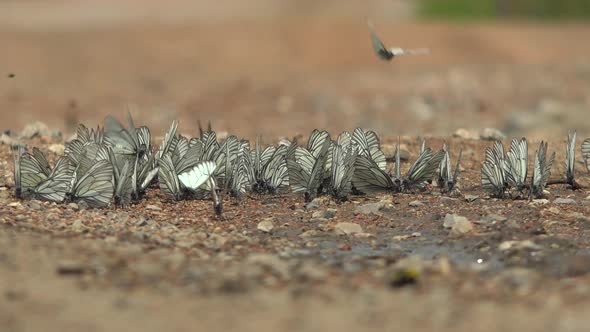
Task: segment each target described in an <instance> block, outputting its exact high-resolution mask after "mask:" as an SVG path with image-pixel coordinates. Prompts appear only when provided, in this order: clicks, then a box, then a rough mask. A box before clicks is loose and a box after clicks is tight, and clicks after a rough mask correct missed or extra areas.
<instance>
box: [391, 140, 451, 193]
mask: <svg viewBox="0 0 590 332" xmlns="http://www.w3.org/2000/svg"><path fill="white" fill-rule="evenodd" d="M398 151H399V149H398ZM443 156H444V152H443V150H439V151H437V152H436V153H433V152H432V150H431V149H430V148H425V149H424V151H423V152H422V153H420V155H419V156H418V159H416V161H415V162H414V163H413V164H412V165H411V166H410V169H409V170H408V173H407V174H406V176H405V177H404V178H402V179H401V185H400V190H401V191H406V190H408V189H412V188H414V187H419V186H422V185H423V184H424V183H425V182H427V181H432V179H433V178H434V177H435V176H436V172H437V171H438V169H439V166H440V163H441V161H442V159H443ZM399 159H400V158H399V152H397V157H396V160H399ZM396 169H397V171H396V176H397V175H398V174H399V173H400V172H399V167H397V166H396Z"/></svg>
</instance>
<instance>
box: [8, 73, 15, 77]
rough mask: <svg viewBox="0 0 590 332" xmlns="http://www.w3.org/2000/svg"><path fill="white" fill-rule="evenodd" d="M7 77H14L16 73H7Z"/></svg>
mask: <svg viewBox="0 0 590 332" xmlns="http://www.w3.org/2000/svg"><path fill="white" fill-rule="evenodd" d="M7 76H8V78H14V77H15V76H16V75H14V73H8V75H7Z"/></svg>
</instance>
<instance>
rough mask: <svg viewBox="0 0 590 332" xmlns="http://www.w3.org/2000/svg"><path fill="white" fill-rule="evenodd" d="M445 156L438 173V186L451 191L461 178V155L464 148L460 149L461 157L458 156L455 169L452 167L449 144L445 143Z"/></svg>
mask: <svg viewBox="0 0 590 332" xmlns="http://www.w3.org/2000/svg"><path fill="white" fill-rule="evenodd" d="M443 151H444V156H443V159H442V161H441V162H440V168H439V174H438V187H439V188H440V190H441V191H442V192H447V193H451V192H453V191H454V190H455V189H456V187H457V181H458V179H459V166H460V164H461V156H462V154H463V149H461V150H459V157H457V163H456V164H455V170H454V172H453V170H452V169H451V156H450V155H449V150H448V147H447V145H446V144H445V145H443Z"/></svg>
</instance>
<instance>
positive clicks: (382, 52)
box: [368, 22, 429, 61]
mask: <svg viewBox="0 0 590 332" xmlns="http://www.w3.org/2000/svg"><path fill="white" fill-rule="evenodd" d="M368 25H369V31H370V32H371V43H372V44H373V50H374V51H375V54H376V55H377V56H378V57H379V58H380V59H382V60H386V61H390V60H392V59H393V58H395V57H397V56H400V55H414V54H428V53H429V50H428V49H426V48H421V49H414V50H406V49H402V48H399V47H391V48H387V47H385V45H384V44H383V42H382V41H381V39H380V38H379V36H377V33H376V32H375V28H374V27H373V24H371V22H369V23H368Z"/></svg>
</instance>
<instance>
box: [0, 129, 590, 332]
mask: <svg viewBox="0 0 590 332" xmlns="http://www.w3.org/2000/svg"><path fill="white" fill-rule="evenodd" d="M47 140H51V139H49V138H47ZM41 141H42V140H41V139H35V140H33V141H28V143H29V144H30V145H39V146H41V147H43V150H45V151H46V152H48V150H47V147H48V146H49V145H50V144H52V143H54V142H50V143H47V144H44V143H42V142H41ZM386 141H390V140H389V139H386ZM446 141H447V142H450V144H451V146H452V147H454V148H453V150H452V151H453V152H454V153H453V154H452V157H453V158H455V157H456V153H457V151H456V149H457V148H458V147H459V146H462V147H463V149H464V153H463V156H464V158H465V162H464V163H463V167H464V172H463V174H462V178H461V181H462V182H461V191H462V194H461V195H457V196H454V197H447V196H444V195H440V194H439V193H437V191H436V190H434V191H433V192H432V193H415V194H404V195H395V196H391V195H382V196H367V197H354V198H353V199H352V200H351V201H350V202H346V203H343V204H336V203H334V202H332V201H331V200H329V199H323V198H322V199H316V200H315V201H314V202H313V204H310V205H305V204H303V203H302V199H301V197H298V196H297V195H292V194H290V195H285V196H281V197H261V198H257V197H252V198H246V199H244V200H241V201H226V202H225V213H224V216H223V218H221V219H217V218H216V217H215V216H214V214H213V211H212V206H211V203H210V202H208V201H185V202H178V203H170V202H166V201H165V200H164V198H163V196H162V195H161V194H160V192H159V190H157V189H153V190H151V191H150V192H149V194H148V198H147V199H146V200H144V201H142V202H141V203H139V204H138V205H135V206H132V207H130V208H128V209H103V210H84V209H79V208H78V206H76V205H75V204H70V205H56V204H48V203H43V202H37V201H18V200H15V199H14V198H13V195H12V193H11V189H10V187H11V186H12V182H13V180H12V165H11V162H10V158H9V157H10V152H9V148H8V147H7V146H6V145H4V146H2V153H1V155H0V156H1V158H0V160H2V168H0V175H2V177H0V179H2V183H3V187H0V188H1V189H0V252H1V253H2V255H0V270H1V271H0V273H1V274H2V276H3V281H2V283H0V294H2V295H3V296H2V297H1V298H0V308H1V309H2V310H0V312H2V315H0V322H1V323H2V324H3V325H4V326H10V327H12V328H13V330H15V331H19V330H31V329H39V328H41V327H43V328H45V329H48V330H53V329H55V330H58V329H60V330H63V329H66V330H79V329H81V328H84V329H90V330H112V329H121V328H123V327H125V328H127V329H130V330H144V331H145V330H161V329H163V328H165V327H168V328H169V327H174V329H177V330H189V329H193V328H194V327H195V326H199V327H202V329H204V330H210V329H212V328H222V329H231V330H256V331H260V330H276V329H282V330H312V331H313V330H319V329H326V328H330V329H340V330H350V331H357V330H364V329H374V328H381V327H384V326H385V327H388V326H391V327H398V326H399V327H404V328H407V329H413V330H420V329H426V330H432V329H438V330H445V331H446V330H449V331H450V330H453V331H457V330H458V331H463V330H465V331H467V330H471V329H472V328H473V326H474V324H477V326H479V327H482V328H483V330H489V331H493V330H498V329H504V330H508V331H517V330H518V331H522V330H523V328H525V327H526V328H527V329H528V330H535V331H539V330H546V331H554V330H556V329H559V330H563V329H565V330H569V329H571V330H577V329H584V328H585V326H586V323H587V319H586V318H585V317H584V311H583V309H582V307H583V306H582V304H584V303H587V302H588V301H590V287H589V286H588V281H589V277H588V272H590V252H589V250H588V243H589V235H590V233H589V232H590V227H589V226H588V225H589V223H590V220H589V219H588V217H587V216H588V215H589V210H590V199H588V194H590V192H589V191H587V189H582V190H579V191H576V192H573V191H571V190H569V189H568V188H566V187H565V186H561V185H557V186H553V187H550V188H549V190H550V194H549V195H548V197H547V200H537V201H534V202H528V201H526V200H496V199H490V198H488V197H486V195H485V193H484V192H482V191H481V190H480V188H479V163H480V162H481V159H482V157H483V149H484V148H485V147H486V146H488V145H489V144H490V143H489V142H486V141H481V140H465V139H447V140H446ZM418 142H419V141H418V140H417V139H416V138H410V137H405V138H404V139H403V140H402V143H403V145H404V146H405V147H406V148H407V149H408V151H409V156H410V159H414V158H415V157H416V155H417V153H418V149H419V146H418ZM385 144H386V146H387V144H388V143H385ZM429 144H430V145H431V146H433V147H439V146H440V145H441V144H442V140H439V139H432V140H430V141H429ZM533 144H535V143H534V142H533ZM563 144H564V143H563V142H558V141H556V142H550V145H549V148H550V150H553V149H557V151H558V159H557V161H556V165H557V166H556V169H555V170H554V172H553V178H557V177H559V175H560V174H563V169H562V168H563V167H560V166H561V165H562V163H563V158H564V156H563V154H564V153H563V151H562V150H563ZM558 147H559V148H560V149H558ZM49 153H50V152H49ZM50 155H51V156H52V157H54V155H52V154H51V153H50ZM407 164H408V163H406V164H405V165H404V166H405V167H406V168H407V167H408V166H409V165H407ZM583 169H584V166H583V165H581V164H579V165H578V171H579V174H580V177H579V181H580V182H581V184H582V185H585V186H586V188H588V186H589V185H588V176H587V174H586V173H585V172H584V170H583ZM572 200H573V202H574V203H573V204H572ZM462 217H464V218H462ZM453 223H454V224H455V225H453ZM80 304H82V305H80ZM230 308H231V309H230ZM228 309H229V310H228ZM23 312H27V313H29V314H26V315H25V314H22V313H23ZM507 318H508V319H507Z"/></svg>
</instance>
